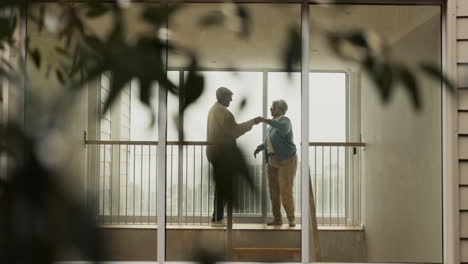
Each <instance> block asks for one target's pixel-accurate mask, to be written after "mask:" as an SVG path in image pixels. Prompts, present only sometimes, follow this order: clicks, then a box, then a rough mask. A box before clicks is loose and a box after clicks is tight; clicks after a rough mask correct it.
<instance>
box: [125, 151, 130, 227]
mask: <svg viewBox="0 0 468 264" xmlns="http://www.w3.org/2000/svg"><path fill="white" fill-rule="evenodd" d="M129 155H130V150H129V145H128V144H127V147H126V150H125V162H126V165H125V166H126V168H127V171H126V175H125V223H126V224H127V223H128V176H129V174H130V166H128V156H129Z"/></svg>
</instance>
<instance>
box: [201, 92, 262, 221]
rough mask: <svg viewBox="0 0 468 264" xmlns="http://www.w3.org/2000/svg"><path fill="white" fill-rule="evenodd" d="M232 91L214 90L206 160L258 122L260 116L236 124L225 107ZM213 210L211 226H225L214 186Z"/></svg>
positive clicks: (232, 144)
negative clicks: (214, 99) (214, 95)
mask: <svg viewBox="0 0 468 264" xmlns="http://www.w3.org/2000/svg"><path fill="white" fill-rule="evenodd" d="M232 95H233V93H232V92H231V90H229V89H228V88H226V87H220V88H218V89H217V90H216V100H217V102H216V103H215V104H214V105H213V106H212V107H211V109H210V111H209V113H208V124H207V141H208V142H209V143H210V144H209V145H208V146H207V148H206V156H207V158H208V161H209V162H210V163H211V164H213V162H214V160H215V159H216V158H218V157H220V156H222V155H223V153H222V152H223V150H226V149H228V148H226V147H229V146H235V144H236V139H237V138H238V137H240V136H242V135H243V134H245V133H246V132H247V131H249V130H251V129H252V126H253V125H255V124H258V123H260V119H261V118H260V117H257V118H254V119H251V120H249V121H246V122H244V123H240V124H238V123H237V122H236V120H235V118H234V116H233V115H232V113H231V112H230V111H229V110H228V109H227V108H228V107H229V104H230V103H231V101H232ZM215 190H216V191H215V197H214V210H213V216H212V218H211V224H212V226H225V225H226V222H225V220H224V205H225V201H224V199H223V195H222V194H220V193H219V188H215Z"/></svg>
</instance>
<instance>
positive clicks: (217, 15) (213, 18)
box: [198, 10, 225, 27]
mask: <svg viewBox="0 0 468 264" xmlns="http://www.w3.org/2000/svg"><path fill="white" fill-rule="evenodd" d="M224 21H225V16H224V14H223V13H221V12H220V11H217V10H215V11H212V12H210V13H208V14H207V15H204V16H202V17H200V19H199V21H198V24H199V25H200V26H201V27H212V26H220V25H223V24H224Z"/></svg>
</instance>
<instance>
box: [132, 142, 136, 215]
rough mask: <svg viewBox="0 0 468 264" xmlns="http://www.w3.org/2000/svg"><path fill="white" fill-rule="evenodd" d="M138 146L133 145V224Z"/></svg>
mask: <svg viewBox="0 0 468 264" xmlns="http://www.w3.org/2000/svg"><path fill="white" fill-rule="evenodd" d="M135 165H136V145H133V224H135V185H136V184H135V174H136V166H135Z"/></svg>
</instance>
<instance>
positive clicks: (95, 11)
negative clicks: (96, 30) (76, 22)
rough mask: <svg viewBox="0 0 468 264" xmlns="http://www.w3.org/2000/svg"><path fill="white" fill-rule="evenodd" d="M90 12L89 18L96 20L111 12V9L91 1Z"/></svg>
mask: <svg viewBox="0 0 468 264" xmlns="http://www.w3.org/2000/svg"><path fill="white" fill-rule="evenodd" d="M87 5H88V10H87V12H86V16H87V17H89V18H96V17H99V16H102V15H104V14H105V13H107V12H108V11H109V8H108V7H107V6H106V5H105V4H103V3H100V2H99V1H89V2H87Z"/></svg>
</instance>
